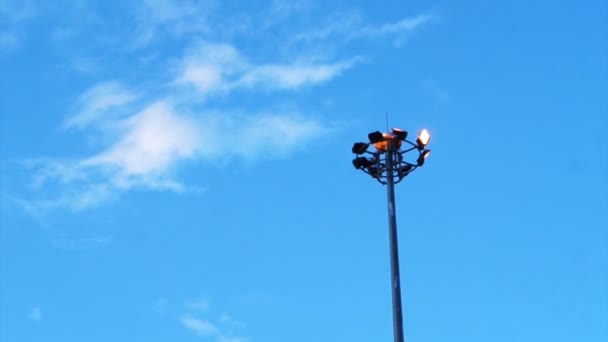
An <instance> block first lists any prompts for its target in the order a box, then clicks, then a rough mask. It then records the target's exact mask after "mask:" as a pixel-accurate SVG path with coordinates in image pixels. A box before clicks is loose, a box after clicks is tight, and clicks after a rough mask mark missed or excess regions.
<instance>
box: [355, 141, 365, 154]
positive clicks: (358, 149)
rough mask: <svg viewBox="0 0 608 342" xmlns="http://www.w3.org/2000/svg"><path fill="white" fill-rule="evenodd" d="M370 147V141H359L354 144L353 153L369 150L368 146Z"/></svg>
mask: <svg viewBox="0 0 608 342" xmlns="http://www.w3.org/2000/svg"><path fill="white" fill-rule="evenodd" d="M368 147H369V144H368V143H363V142H357V143H354V144H353V153H355V154H363V153H365V152H367V148H368Z"/></svg>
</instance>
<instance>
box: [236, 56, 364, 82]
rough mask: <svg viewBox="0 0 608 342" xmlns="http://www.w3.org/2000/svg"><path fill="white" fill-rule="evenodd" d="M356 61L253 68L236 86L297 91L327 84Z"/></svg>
mask: <svg viewBox="0 0 608 342" xmlns="http://www.w3.org/2000/svg"><path fill="white" fill-rule="evenodd" d="M355 62H356V59H353V60H349V61H341V62H337V63H329V64H267V65H261V66H259V67H255V68H253V69H252V70H251V71H249V72H247V73H246V74H245V75H244V76H243V77H242V78H241V79H240V80H239V81H238V82H237V83H236V84H237V85H243V86H244V87H247V88H252V87H257V86H264V87H265V88H270V89H272V88H278V89H295V88H299V87H302V86H308V85H314V84H317V83H324V82H327V81H329V80H331V79H333V78H335V77H336V76H339V75H340V74H342V73H343V72H344V71H345V70H347V69H350V68H351V67H352V66H353V65H354V64H355Z"/></svg>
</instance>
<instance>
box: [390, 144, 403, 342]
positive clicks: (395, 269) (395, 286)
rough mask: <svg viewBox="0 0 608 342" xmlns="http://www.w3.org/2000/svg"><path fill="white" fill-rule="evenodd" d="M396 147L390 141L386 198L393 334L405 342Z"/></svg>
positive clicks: (396, 339) (396, 341)
mask: <svg viewBox="0 0 608 342" xmlns="http://www.w3.org/2000/svg"><path fill="white" fill-rule="evenodd" d="M395 150H396V146H395V144H394V141H393V140H389V141H388V148H387V150H386V174H387V177H386V197H387V202H388V233H389V243H390V254H391V288H392V296H393V333H394V336H395V342H404V336H403V313H402V310H401V280H400V277H399V248H398V240H397V216H396V214H395V183H394V180H393V177H394V175H393V160H394V156H395Z"/></svg>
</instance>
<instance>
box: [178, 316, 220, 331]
mask: <svg viewBox="0 0 608 342" xmlns="http://www.w3.org/2000/svg"><path fill="white" fill-rule="evenodd" d="M180 321H181V323H182V325H183V326H184V327H186V328H187V329H188V330H190V331H192V332H194V333H195V334H197V335H198V336H211V335H215V334H216V333H217V332H218V330H217V328H216V327H215V326H214V325H213V324H211V323H210V322H208V321H206V320H203V319H199V318H196V317H193V316H189V315H185V316H182V317H181V318H180Z"/></svg>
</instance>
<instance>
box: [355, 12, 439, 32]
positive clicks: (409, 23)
mask: <svg viewBox="0 0 608 342" xmlns="http://www.w3.org/2000/svg"><path fill="white" fill-rule="evenodd" d="M431 19H432V17H431V16H430V15H426V14H422V15H418V16H415V17H411V18H403V19H401V20H399V21H398V22H394V23H386V24H383V25H380V26H365V27H362V28H361V29H359V30H356V31H355V32H354V33H353V35H354V36H355V37H357V36H362V37H365V36H370V37H373V36H381V35H386V34H395V33H405V32H410V31H413V30H415V29H417V28H418V27H420V26H421V25H423V24H425V23H427V22H429V21H430V20H431Z"/></svg>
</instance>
